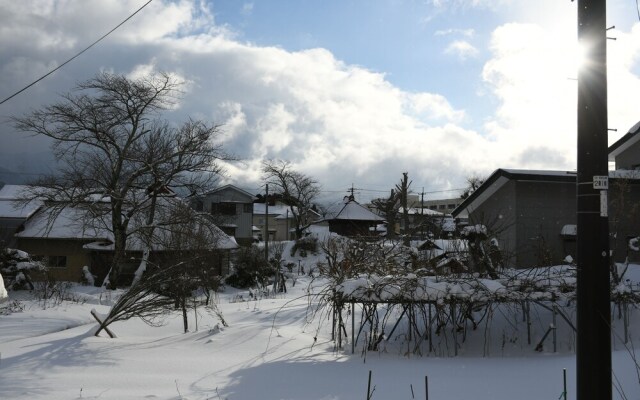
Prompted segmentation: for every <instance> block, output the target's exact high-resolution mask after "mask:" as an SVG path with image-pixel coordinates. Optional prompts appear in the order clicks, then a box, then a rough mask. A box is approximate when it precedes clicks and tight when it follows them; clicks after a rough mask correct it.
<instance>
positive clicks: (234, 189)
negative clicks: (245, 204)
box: [204, 184, 256, 201]
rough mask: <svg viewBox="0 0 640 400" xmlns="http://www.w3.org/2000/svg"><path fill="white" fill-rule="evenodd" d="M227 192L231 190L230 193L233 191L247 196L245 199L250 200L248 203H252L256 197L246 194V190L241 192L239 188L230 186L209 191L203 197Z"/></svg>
mask: <svg viewBox="0 0 640 400" xmlns="http://www.w3.org/2000/svg"><path fill="white" fill-rule="evenodd" d="M227 190H232V191H235V192H237V193H240V194H241V195H243V196H247V197H249V198H250V201H253V200H254V199H255V198H256V196H254V195H253V194H251V193H249V192H247V191H246V190H242V189H240V188H239V187H237V186H234V185H230V184H229V185H224V186H220V187H219V188H215V189H213V190H210V191H208V192H207V193H205V194H204V195H205V196H209V195H215V194H217V193H219V192H224V191H227Z"/></svg>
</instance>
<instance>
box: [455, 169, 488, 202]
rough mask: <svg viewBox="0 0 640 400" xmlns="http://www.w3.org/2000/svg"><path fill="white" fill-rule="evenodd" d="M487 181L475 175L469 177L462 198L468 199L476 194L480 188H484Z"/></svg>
mask: <svg viewBox="0 0 640 400" xmlns="http://www.w3.org/2000/svg"><path fill="white" fill-rule="evenodd" d="M486 180H487V179H486V178H481V177H480V176H478V175H475V174H474V175H471V176H469V177H467V187H466V188H465V189H464V190H463V191H462V194H461V195H460V198H462V199H466V198H467V197H469V196H471V193H473V192H475V191H476V190H477V189H478V188H479V187H480V186H482V184H483V183H484V181H486Z"/></svg>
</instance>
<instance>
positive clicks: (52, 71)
mask: <svg viewBox="0 0 640 400" xmlns="http://www.w3.org/2000/svg"><path fill="white" fill-rule="evenodd" d="M152 1H153V0H149V1H147V2H146V3H144V4H143V5H142V7H140V8H138V9H137V10H136V12H134V13H133V14H131V15H129V16H128V17H127V19H125V20H124V21H122V22H120V23H119V24H118V25H116V27H115V28H113V29H111V30H110V31H109V32H107V33H105V34H104V35H102V37H100V39H98V40H96V41H95V42H93V43H91V44H90V45H89V46H87V47H85V48H84V49H83V50H82V51H80V52H79V53H77V54H76V55H75V56H73V57H71V58H70V59H68V60H67V61H65V62H63V63H62V64H60V65H59V66H57V67H56V68H54V69H52V70H51V71H49V72H47V73H46V74H44V75H42V76H41V77H40V78H38V79H36V80H35V81H33V82H31V83H30V84H29V85H27V86H25V87H23V88H22V89H20V90H18V91H17V92H15V93H14V94H12V95H11V96H9V97H7V98H6V99H4V100H2V101H1V102H0V105H2V104H4V103H5V102H7V101H9V100H11V99H12V98H14V97H16V96H17V95H19V94H20V93H22V92H24V91H25V90H27V89H29V88H30V87H31V86H33V85H35V84H36V83H38V82H40V81H41V80H43V79H44V78H46V77H47V76H49V75H51V74H53V73H54V72H56V71H57V70H59V69H60V68H62V67H64V66H65V65H67V64H69V63H70V62H71V61H73V60H75V59H76V58H77V57H78V56H80V55H81V54H82V53H84V52H85V51H87V50H89V49H90V48H92V47H93V46H95V45H96V44H98V43H99V42H100V41H102V39H104V38H106V37H107V36H109V35H110V34H112V33H113V32H114V31H115V30H116V29H118V28H120V27H121V26H122V25H124V24H125V23H126V22H127V21H129V20H130V19H131V18H133V16H134V15H136V14H137V13H139V12H140V11H142V9H143V8H145V7H146V6H147V5H149V3H151V2H152Z"/></svg>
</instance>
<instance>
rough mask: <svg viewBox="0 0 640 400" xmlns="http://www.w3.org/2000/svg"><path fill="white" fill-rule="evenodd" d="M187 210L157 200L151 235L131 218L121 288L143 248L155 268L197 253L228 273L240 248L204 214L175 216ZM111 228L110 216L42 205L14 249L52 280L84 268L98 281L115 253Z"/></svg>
mask: <svg viewBox="0 0 640 400" xmlns="http://www.w3.org/2000/svg"><path fill="white" fill-rule="evenodd" d="M185 210H190V208H189V207H188V206H187V204H186V203H184V202H183V201H182V200H181V199H179V198H175V197H161V198H158V204H157V206H156V219H155V222H154V226H155V228H154V229H153V230H152V231H151V233H150V234H149V230H147V231H145V230H144V228H148V226H147V225H146V218H134V219H132V221H131V222H130V226H129V234H128V238H127V247H126V259H127V261H126V262H125V263H124V264H123V265H122V274H121V278H122V282H120V284H127V283H128V282H127V281H129V282H130V279H131V278H132V277H133V273H134V272H135V270H136V269H137V268H138V266H139V264H140V262H141V260H142V256H143V253H144V251H145V250H148V251H149V252H150V256H149V262H152V263H157V264H158V265H162V263H163V262H171V259H172V257H173V255H176V254H179V253H184V252H194V251H198V252H201V253H202V254H203V256H205V257H206V260H207V262H208V263H210V266H211V268H212V270H214V271H215V272H216V273H218V274H220V275H224V274H226V273H227V272H228V270H229V266H230V265H229V263H230V261H229V260H230V252H231V251H232V250H234V249H236V248H238V244H237V243H236V241H235V239H234V238H233V237H230V236H228V235H226V234H225V233H224V232H223V231H222V230H220V229H219V228H218V227H216V226H215V224H214V220H213V218H211V217H210V216H209V215H207V214H205V213H197V212H195V211H190V212H191V213H193V214H190V216H189V217H187V218H177V219H176V218H174V215H175V214H176V213H178V212H180V213H184V212H186V211H185ZM180 215H181V217H183V216H185V214H180ZM109 226H110V225H109V223H108V214H103V215H102V216H100V215H98V216H97V215H96V214H95V213H92V212H90V211H89V209H88V208H85V207H82V205H81V204H80V205H77V206H64V205H61V206H60V207H52V206H51V205H48V206H41V207H40V208H39V209H38V210H37V211H36V212H35V213H33V214H32V215H31V216H29V217H28V218H27V219H26V221H25V222H24V223H23V225H22V226H21V228H20V229H19V231H18V232H17V233H16V234H15V237H16V247H17V248H18V249H20V250H23V251H26V252H27V253H29V254H31V255H32V257H34V258H35V259H40V260H42V261H43V262H44V263H45V265H47V267H48V274H49V277H51V278H54V279H57V280H66V281H78V280H79V279H80V278H81V277H82V276H83V267H84V266H88V267H89V269H90V271H91V273H92V274H93V275H95V276H96V277H97V279H96V282H98V283H100V282H102V281H103V279H104V277H106V276H107V274H108V273H109V268H110V263H111V259H112V255H113V250H114V246H113V234H112V232H111V231H110V230H109V229H108V227H109Z"/></svg>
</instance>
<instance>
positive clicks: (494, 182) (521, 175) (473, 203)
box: [451, 168, 576, 217]
mask: <svg viewBox="0 0 640 400" xmlns="http://www.w3.org/2000/svg"><path fill="white" fill-rule="evenodd" d="M510 180H515V181H529V182H566V183H575V182H576V172H575V171H545V170H528V169H502V168H499V169H497V170H495V171H494V172H493V174H491V176H489V178H487V180H486V181H485V182H484V183H483V184H482V185H480V187H479V188H478V189H476V190H475V191H474V192H473V193H471V195H469V197H467V198H466V199H464V201H463V202H462V203H461V204H460V205H459V206H458V207H456V208H455V209H454V210H453V211H452V212H451V215H453V216H454V217H457V216H458V215H460V214H461V213H462V212H463V211H465V210H467V211H469V210H474V209H476V208H478V207H479V206H480V205H481V204H482V203H484V202H485V201H486V200H487V199H489V198H490V197H491V196H493V195H494V194H495V193H496V192H497V191H498V190H500V188H502V187H503V186H504V185H505V184H506V183H507V182H509V181H510Z"/></svg>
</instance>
